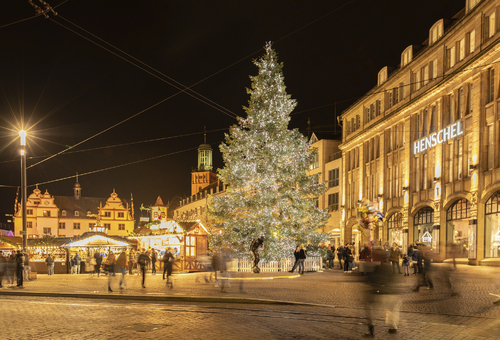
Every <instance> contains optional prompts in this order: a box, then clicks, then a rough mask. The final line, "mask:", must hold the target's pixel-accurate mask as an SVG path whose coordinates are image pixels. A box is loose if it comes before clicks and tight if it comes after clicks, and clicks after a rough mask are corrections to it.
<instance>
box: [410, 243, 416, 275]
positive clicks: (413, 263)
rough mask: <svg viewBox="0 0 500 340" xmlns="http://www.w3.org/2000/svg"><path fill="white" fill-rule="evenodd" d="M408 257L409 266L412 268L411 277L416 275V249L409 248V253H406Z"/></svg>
mask: <svg viewBox="0 0 500 340" xmlns="http://www.w3.org/2000/svg"><path fill="white" fill-rule="evenodd" d="M408 255H409V257H410V260H411V261H410V264H411V266H412V267H413V275H417V273H418V250H417V247H416V246H415V247H414V246H411V253H408Z"/></svg>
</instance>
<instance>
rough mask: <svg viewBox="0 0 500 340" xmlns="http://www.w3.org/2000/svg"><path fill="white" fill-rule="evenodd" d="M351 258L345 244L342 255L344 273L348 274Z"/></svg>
mask: <svg viewBox="0 0 500 340" xmlns="http://www.w3.org/2000/svg"><path fill="white" fill-rule="evenodd" d="M351 256H352V252H351V248H350V247H349V244H346V245H345V246H344V252H343V254H342V258H343V259H344V273H349V267H350V266H349V262H350V261H349V260H350V258H351Z"/></svg>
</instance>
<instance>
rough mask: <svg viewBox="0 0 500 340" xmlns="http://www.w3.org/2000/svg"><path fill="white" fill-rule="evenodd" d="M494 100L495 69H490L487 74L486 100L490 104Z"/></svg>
mask: <svg viewBox="0 0 500 340" xmlns="http://www.w3.org/2000/svg"><path fill="white" fill-rule="evenodd" d="M494 99H495V69H494V68H493V67H492V68H490V69H489V72H488V99H487V102H488V103H490V102H492V101H493V100H494Z"/></svg>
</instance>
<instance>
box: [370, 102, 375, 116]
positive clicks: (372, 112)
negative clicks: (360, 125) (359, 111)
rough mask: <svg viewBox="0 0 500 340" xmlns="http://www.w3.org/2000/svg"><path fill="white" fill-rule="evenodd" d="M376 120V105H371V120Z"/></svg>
mask: <svg viewBox="0 0 500 340" xmlns="http://www.w3.org/2000/svg"><path fill="white" fill-rule="evenodd" d="M374 118H375V105H374V104H371V105H370V120H372V119H374Z"/></svg>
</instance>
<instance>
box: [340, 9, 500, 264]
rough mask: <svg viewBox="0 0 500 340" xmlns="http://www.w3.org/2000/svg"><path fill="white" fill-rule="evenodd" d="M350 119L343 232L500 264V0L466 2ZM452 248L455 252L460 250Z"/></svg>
mask: <svg viewBox="0 0 500 340" xmlns="http://www.w3.org/2000/svg"><path fill="white" fill-rule="evenodd" d="M464 4H465V8H464V9H463V10H462V11H460V12H459V13H458V14H456V15H455V16H454V17H453V18H451V19H448V18H444V19H441V20H438V21H437V22H436V23H435V24H434V25H433V26H432V27H430V29H429V36H428V38H427V40H426V41H425V42H424V43H423V44H422V45H410V46H408V47H407V48H406V49H405V50H404V51H402V53H401V63H400V65H399V66H397V67H394V68H392V67H389V66H387V67H384V68H383V69H382V70H381V71H380V72H379V74H378V78H377V86H376V87H374V88H373V89H371V90H370V91H369V92H368V93H366V95H365V96H363V97H362V98H361V99H359V100H358V101H357V102H356V103H354V104H353V105H351V107H349V108H348V109H347V110H345V111H344V112H343V113H342V116H341V118H342V123H343V141H342V144H341V146H340V149H341V150H342V159H343V164H342V168H343V171H342V172H341V173H342V176H343V180H342V186H343V188H342V192H343V193H344V194H343V196H342V206H341V208H342V228H343V236H344V239H345V241H346V242H347V241H349V240H351V239H353V238H352V235H353V234H354V231H356V233H361V234H362V235H364V236H363V239H362V240H361V241H360V243H367V242H368V231H367V230H366V229H363V228H361V227H360V226H359V225H358V221H357V208H358V202H359V201H360V200H361V199H363V198H368V199H370V200H372V201H375V202H378V204H379V208H380V210H381V211H383V212H384V214H385V216H386V221H385V222H383V223H380V224H378V225H376V226H375V227H374V230H373V238H374V240H376V242H377V243H385V242H389V243H390V244H392V243H393V242H396V243H398V244H399V245H400V246H402V248H403V252H406V250H407V247H408V246H409V245H411V244H414V243H415V242H422V243H425V244H426V245H427V246H428V247H429V249H432V251H433V252H434V255H435V256H434V258H435V260H436V261H443V260H446V259H448V258H450V257H451V253H450V249H453V250H454V253H455V254H456V256H458V257H459V258H460V261H461V262H464V263H469V264H474V265H479V264H481V265H495V264H498V265H500V157H499V155H500V150H499V141H500V133H499V124H500V122H499V120H500V0H483V1H479V0H467V1H464ZM452 245H454V246H453V247H452Z"/></svg>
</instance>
